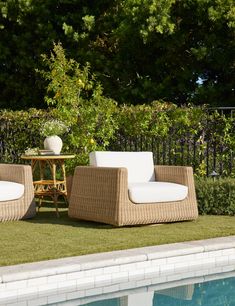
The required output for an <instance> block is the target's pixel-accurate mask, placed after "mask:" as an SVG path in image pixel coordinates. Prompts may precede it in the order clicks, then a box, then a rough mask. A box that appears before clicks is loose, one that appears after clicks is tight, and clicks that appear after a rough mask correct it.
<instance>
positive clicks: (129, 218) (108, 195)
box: [68, 166, 198, 226]
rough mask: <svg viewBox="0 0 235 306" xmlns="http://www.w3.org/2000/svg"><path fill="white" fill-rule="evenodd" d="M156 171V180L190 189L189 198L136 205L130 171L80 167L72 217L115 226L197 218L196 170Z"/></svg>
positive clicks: (162, 168) (75, 180) (75, 179)
mask: <svg viewBox="0 0 235 306" xmlns="http://www.w3.org/2000/svg"><path fill="white" fill-rule="evenodd" d="M154 172H155V179H156V181H161V182H170V183H177V184H182V185H184V186H187V187H188V194H187V197H186V198H185V199H184V200H181V201H175V202H172V201H171V202H158V203H141V204H136V203H133V202H132V201H131V200H130V197H129V194H128V172H127V169H126V168H124V167H115V168H113V167H92V166H84V167H77V168H76V169H75V173H74V177H73V184H72V190H71V196H70V201H69V211H68V214H69V216H70V217H71V218H76V219H83V220H90V221H97V222H103V223H108V224H112V225H115V226H123V225H135V224H151V223H163V222H174V221H181V220H193V219H196V218H197V217H198V208H197V201H196V195H195V187H194V178H193V170H192V168H191V167H181V166H154Z"/></svg>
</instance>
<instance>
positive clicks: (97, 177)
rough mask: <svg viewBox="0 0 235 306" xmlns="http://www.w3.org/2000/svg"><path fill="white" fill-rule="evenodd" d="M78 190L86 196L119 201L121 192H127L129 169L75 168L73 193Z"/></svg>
mask: <svg viewBox="0 0 235 306" xmlns="http://www.w3.org/2000/svg"><path fill="white" fill-rule="evenodd" d="M77 188H78V192H79V193H80V191H81V192H82V194H83V195H84V196H85V195H86V194H87V195H88V196H91V195H92V196H93V197H97V198H100V197H102V198H105V199H107V197H108V198H110V199H112V200H113V199H114V197H115V198H116V200H118V197H119V194H120V191H123V192H127V191H128V184H127V169H126V168H117V167H115V168H111V167H92V166H79V167H76V168H75V172H74V177H73V184H72V191H71V195H72V193H74V192H75V189H77ZM76 193H77V191H76Z"/></svg>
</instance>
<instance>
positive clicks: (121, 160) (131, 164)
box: [89, 151, 155, 183]
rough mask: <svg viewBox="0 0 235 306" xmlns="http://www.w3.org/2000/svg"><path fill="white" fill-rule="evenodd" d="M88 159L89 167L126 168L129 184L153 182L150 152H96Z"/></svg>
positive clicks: (151, 154) (152, 165) (153, 175)
mask: <svg viewBox="0 0 235 306" xmlns="http://www.w3.org/2000/svg"><path fill="white" fill-rule="evenodd" d="M89 159H90V165H91V166H96V167H124V168H127V171H128V182H129V183H138V182H151V181H155V174H154V164H153V153H152V152H109V151H96V152H91V153H90V155H89Z"/></svg>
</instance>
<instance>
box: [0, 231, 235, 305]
mask: <svg viewBox="0 0 235 306" xmlns="http://www.w3.org/2000/svg"><path fill="white" fill-rule="evenodd" d="M233 277H235V236H230V237H221V238H214V239H209V240H201V241H189V242H183V243H175V244H171V245H161V246H151V247H145V248H137V249H130V250H123V251H114V252H106V253H99V254H90V255H84V256H77V257H68V258H62V259H55V260H51V261H44V262H37V263H29V264H21V265H17V266H8V267H7V266H6V267H0V305H7V306H16V305H17V306H18V305H21V306H31V305H32V306H36V305H86V304H87V303H93V302H98V301H100V303H103V305H106V304H105V303H106V301H107V302H108V300H110V299H111V300H112V302H113V300H115V302H114V303H119V304H120V306H123V304H122V303H123V300H125V299H127V298H126V297H127V296H128V300H129V303H130V299H134V301H135V303H137V302H136V301H140V300H141V297H142V298H143V299H144V302H143V303H142V304H141V306H148V304H146V303H147V301H149V303H150V305H151V306H152V305H153V300H154V297H155V295H156V294H157V295H161V296H164V294H161V292H162V291H163V290H164V292H165V293H166V292H169V290H170V291H171V292H172V290H173V291H175V289H173V288H178V289H179V287H182V288H184V289H181V290H186V289H185V288H191V290H192V287H193V292H197V291H198V290H196V288H197V286H196V284H199V283H201V284H204V283H205V282H209V281H215V280H219V279H221V278H224V279H229V278H233ZM192 285H193V286H192ZM203 286H204V285H203ZM170 288H171V289H170ZM225 288H227V285H225ZM178 289H177V291H179V290H178ZM166 290H168V291H166ZM149 292H151V295H150V293H149ZM154 292H155V293H156V292H157V293H156V294H155V293H154ZM147 293H149V295H147ZM136 294H139V295H138V296H137V298H135V295H136ZM175 294H176V293H175ZM191 294H192V293H191ZM129 296H130V298H129ZM166 296H167V295H166ZM124 297H125V298H124ZM171 297H172V296H171ZM161 298H162V297H161ZM155 299H156V298H155ZM158 299H160V297H158ZM104 301H105V302H104ZM188 301H190V300H188ZM125 303H126V302H125ZM125 303H124V306H125V305H126V304H125ZM159 303H160V302H159ZM164 303H166V302H164ZM98 305H99V304H98ZM101 305H102V304H101ZM189 305H190V304H189ZM191 305H193V304H191ZM196 305H197V304H196ZM215 305H216V304H215ZM228 305H229V304H228ZM231 305H232V304H231ZM233 305H235V303H234V304H233ZM128 306H132V305H131V304H128ZM135 306H138V305H137V304H136V305H135Z"/></svg>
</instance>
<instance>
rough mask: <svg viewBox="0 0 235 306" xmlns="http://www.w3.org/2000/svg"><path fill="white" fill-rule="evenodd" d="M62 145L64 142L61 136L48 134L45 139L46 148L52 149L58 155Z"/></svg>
mask: <svg viewBox="0 0 235 306" xmlns="http://www.w3.org/2000/svg"><path fill="white" fill-rule="evenodd" d="M62 146H63V142H62V139H61V138H60V137H59V136H56V135H55V136H48V137H46V138H45V140H44V149H45V150H51V151H53V152H54V154H56V155H59V154H60V152H61V149H62Z"/></svg>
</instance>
